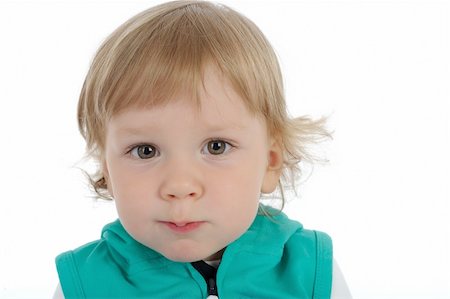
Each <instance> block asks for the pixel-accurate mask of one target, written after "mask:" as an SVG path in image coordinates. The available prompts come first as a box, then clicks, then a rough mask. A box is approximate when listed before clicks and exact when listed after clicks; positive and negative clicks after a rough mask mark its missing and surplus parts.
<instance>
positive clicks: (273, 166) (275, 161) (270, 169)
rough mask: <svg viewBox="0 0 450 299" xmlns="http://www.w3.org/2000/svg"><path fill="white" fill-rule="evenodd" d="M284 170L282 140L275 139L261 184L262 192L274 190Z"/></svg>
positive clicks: (272, 142)
mask: <svg viewBox="0 0 450 299" xmlns="http://www.w3.org/2000/svg"><path fill="white" fill-rule="evenodd" d="M282 170H283V149H282V147H281V145H280V142H279V141H277V140H275V139H273V140H272V141H271V145H270V147H269V151H268V164H267V169H266V174H265V175H264V179H263V183H262V186H261V192H262V193H271V192H273V191H274V190H275V189H276V187H277V185H278V182H279V181H280V177H281V172H282Z"/></svg>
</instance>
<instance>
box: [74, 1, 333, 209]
mask: <svg viewBox="0 0 450 299" xmlns="http://www.w3.org/2000/svg"><path fill="white" fill-rule="evenodd" d="M208 64H214V65H215V66H217V68H218V69H220V71H221V72H222V73H223V74H224V75H225V76H226V77H227V78H228V79H229V80H230V82H231V83H232V85H233V87H234V89H235V90H236V92H237V93H238V94H239V95H240V96H241V98H242V99H243V100H244V104H245V106H246V107H247V108H248V110H249V111H250V112H252V113H254V114H255V115H258V116H261V117H263V118H264V119H265V120H266V123H267V127H268V131H269V133H270V134H271V135H272V136H275V137H276V138H277V139H278V140H279V142H280V145H281V146H282V148H283V150H284V155H283V157H284V161H283V162H284V164H283V175H282V180H283V181H284V182H283V183H288V184H290V185H293V184H294V183H295V178H296V177H298V175H299V174H300V168H299V162H300V161H312V160H314V157H313V156H312V155H311V154H310V153H309V152H308V150H307V146H308V144H310V143H311V142H312V143H315V142H317V141H318V140H320V139H321V138H322V137H325V136H329V134H328V132H327V131H326V130H325V129H324V122H325V119H323V118H322V119H320V120H318V121H312V120H311V119H309V118H307V117H300V118H289V116H288V114H287V110H286V104H285V99H284V91H283V82H282V76H281V72H280V67H279V64H278V60H277V57H276V55H275V53H274V50H273V48H272V47H271V45H270V44H269V42H268V41H267V39H266V38H265V36H264V35H263V34H262V32H261V31H260V30H259V29H258V27H257V26H256V25H255V24H254V23H253V22H252V21H250V20H249V19H247V18H246V17H245V16H243V15H241V14H239V13H238V12H236V11H234V10H232V9H230V8H229V7H227V6H224V5H219V4H214V3H210V2H206V1H173V2H168V3H164V4H161V5H158V6H155V7H153V8H150V9H148V10H145V11H143V12H142V13H140V14H138V15H136V16H134V17H133V18H131V19H130V20H128V21H127V22H125V23H124V24H123V25H121V26H120V27H119V28H117V29H116V30H115V31H114V32H113V33H112V34H111V35H110V36H109V37H108V38H107V39H106V40H105V41H104V42H103V44H102V45H101V46H100V48H99V50H98V52H97V53H96V55H95V57H94V59H93V61H92V64H91V67H90V69H89V72H88V74H87V76H86V79H85V81H84V84H83V88H82V91H81V95H80V100H79V104H78V125H79V129H80V132H81V134H82V136H83V137H84V139H85V140H86V147H87V155H88V156H89V157H93V158H94V159H95V160H96V161H97V162H99V163H101V161H102V159H103V155H104V150H105V148H104V147H105V131H106V124H107V122H108V120H109V119H110V118H111V117H112V116H114V115H116V114H117V113H119V112H120V111H122V110H123V109H125V108H127V107H130V106H146V107H152V106H153V105H158V104H161V103H164V102H165V101H167V100H168V99H170V98H171V96H173V95H174V94H176V93H177V92H180V91H189V92H191V94H192V98H193V99H194V100H196V101H197V104H198V97H197V88H199V86H201V85H202V78H203V71H204V68H205V67H206V65H208ZM91 184H92V186H93V188H94V190H95V191H96V193H97V194H98V195H99V196H101V197H105V196H107V190H106V189H107V185H106V181H105V179H104V177H103V175H102V173H101V169H99V170H98V172H97V173H96V174H95V175H94V176H92V177H91ZM283 185H284V184H280V187H281V191H282V186H283ZM283 202H284V201H283Z"/></svg>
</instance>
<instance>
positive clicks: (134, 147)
mask: <svg viewBox="0 0 450 299" xmlns="http://www.w3.org/2000/svg"><path fill="white" fill-rule="evenodd" d="M212 142H218V143H223V144H225V150H224V152H223V153H219V154H212V153H209V155H211V156H213V157H217V158H219V157H220V156H223V155H226V154H228V153H229V152H230V151H232V150H233V149H235V148H236V145H234V144H233V143H232V142H230V141H228V140H225V139H223V138H211V139H209V140H207V141H206V143H205V144H204V145H203V146H202V153H205V147H208V145H209V144H211V143H212ZM141 147H151V148H152V149H153V150H154V151H156V153H155V155H154V156H151V157H149V158H142V157H141V156H140V155H139V152H137V151H139V149H140V148H141ZM206 151H208V148H206ZM134 152H136V153H135V154H133V153H134ZM126 154H127V155H131V156H133V157H134V158H137V159H141V160H147V159H152V158H154V157H155V156H159V154H160V152H159V149H158V148H157V147H156V146H154V145H153V144H149V143H139V144H135V145H132V146H130V147H129V148H128V149H127V150H126Z"/></svg>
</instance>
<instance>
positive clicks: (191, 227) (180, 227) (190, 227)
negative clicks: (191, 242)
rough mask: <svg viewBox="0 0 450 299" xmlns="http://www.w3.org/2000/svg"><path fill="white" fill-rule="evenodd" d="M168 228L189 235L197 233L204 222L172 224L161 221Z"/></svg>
mask: <svg viewBox="0 0 450 299" xmlns="http://www.w3.org/2000/svg"><path fill="white" fill-rule="evenodd" d="M161 223H162V224H164V225H165V226H166V227H168V228H169V229H170V230H172V231H174V232H176V233H189V232H192V231H195V230H196V229H198V228H199V227H200V226H202V225H203V224H204V223H205V222H204V221H192V222H170V221H161Z"/></svg>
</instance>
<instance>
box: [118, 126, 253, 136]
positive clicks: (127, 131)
mask: <svg viewBox="0 0 450 299" xmlns="http://www.w3.org/2000/svg"><path fill="white" fill-rule="evenodd" d="M202 127H203V128H205V131H209V132H223V131H229V130H233V131H234V130H243V129H245V128H246V126H245V125H243V124H232V125H229V126H221V125H205V126H202ZM149 131H159V128H158V126H157V125H156V126H145V127H121V128H118V129H117V130H116V132H117V133H118V134H119V135H135V136H140V135H144V134H146V133H147V132H149Z"/></svg>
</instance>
